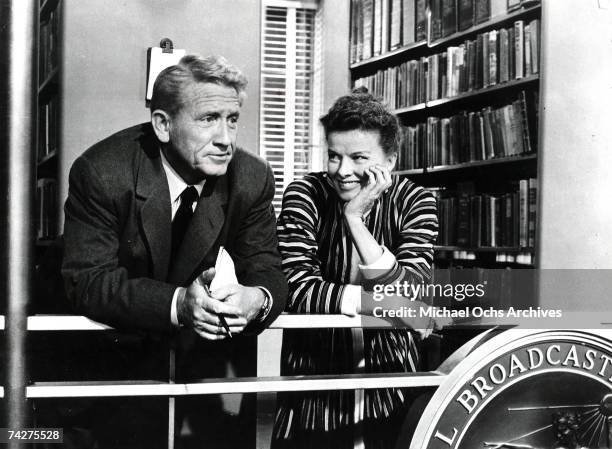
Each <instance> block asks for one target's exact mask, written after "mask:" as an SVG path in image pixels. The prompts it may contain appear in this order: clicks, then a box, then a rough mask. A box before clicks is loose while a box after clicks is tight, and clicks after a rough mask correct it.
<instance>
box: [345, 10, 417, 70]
mask: <svg viewBox="0 0 612 449" xmlns="http://www.w3.org/2000/svg"><path fill="white" fill-rule="evenodd" d="M350 23H351V28H350V33H351V36H350V55H349V56H350V61H351V63H354V62H358V61H362V60H366V59H370V58H372V57H374V56H378V55H381V54H384V53H387V52H389V51H392V50H395V49H397V48H400V47H402V46H406V45H410V44H412V43H413V42H419V41H424V40H425V39H427V0H351V22H350Z"/></svg>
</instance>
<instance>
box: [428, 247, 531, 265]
mask: <svg viewBox="0 0 612 449" xmlns="http://www.w3.org/2000/svg"><path fill="white" fill-rule="evenodd" d="M435 256H436V262H437V264H436V267H438V266H441V262H442V261H447V260H449V259H450V261H452V262H456V263H459V264H461V265H463V264H464V263H465V265H472V264H474V263H476V261H478V263H481V259H480V258H479V257H477V255H476V252H475V251H470V250H455V249H453V250H452V251H450V250H444V249H442V250H437V251H436V255H435ZM494 256H495V257H494V260H495V263H500V264H516V265H533V264H534V263H535V256H534V254H533V252H530V251H523V252H516V251H512V252H507V251H496V252H495V254H494ZM444 265H446V264H444Z"/></svg>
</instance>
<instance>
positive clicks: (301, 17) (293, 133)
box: [259, 1, 316, 214]
mask: <svg viewBox="0 0 612 449" xmlns="http://www.w3.org/2000/svg"><path fill="white" fill-rule="evenodd" d="M315 13H316V5H315V4H310V3H303V2H291V1H264V2H263V11H262V14H263V17H262V34H261V36H262V38H261V39H262V42H261V49H262V51H261V85H260V98H261V101H260V145H259V147H260V151H261V155H262V157H264V158H265V159H266V160H267V161H268V162H269V163H270V164H271V165H272V169H273V170H274V176H275V178H276V194H275V198H274V202H273V204H274V208H275V209H276V212H277V214H278V213H279V211H280V206H281V200H282V194H283V191H284V190H285V188H286V187H287V185H289V183H290V182H291V181H293V180H294V179H296V178H300V177H302V176H303V175H304V174H306V173H308V172H309V171H310V170H312V145H311V141H312V133H311V125H312V115H313V111H312V90H313V72H314V67H313V63H314V38H315Z"/></svg>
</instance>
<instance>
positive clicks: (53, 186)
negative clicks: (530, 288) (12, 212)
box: [36, 178, 58, 240]
mask: <svg viewBox="0 0 612 449" xmlns="http://www.w3.org/2000/svg"><path fill="white" fill-rule="evenodd" d="M57 206H58V201H57V180H55V179H53V178H40V179H39V180H38V181H37V183H36V237H37V238H38V239H41V240H42V239H52V238H55V237H57V231H58V230H57V211H58V208H57Z"/></svg>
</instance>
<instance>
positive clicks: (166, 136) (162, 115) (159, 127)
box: [151, 109, 170, 143]
mask: <svg viewBox="0 0 612 449" xmlns="http://www.w3.org/2000/svg"><path fill="white" fill-rule="evenodd" d="M151 125H153V131H155V135H156V136H157V138H158V139H159V141H160V142H162V143H168V142H169V141H170V116H169V115H168V113H167V112H166V111H163V110H161V109H156V110H154V111H153V112H152V113H151Z"/></svg>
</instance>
